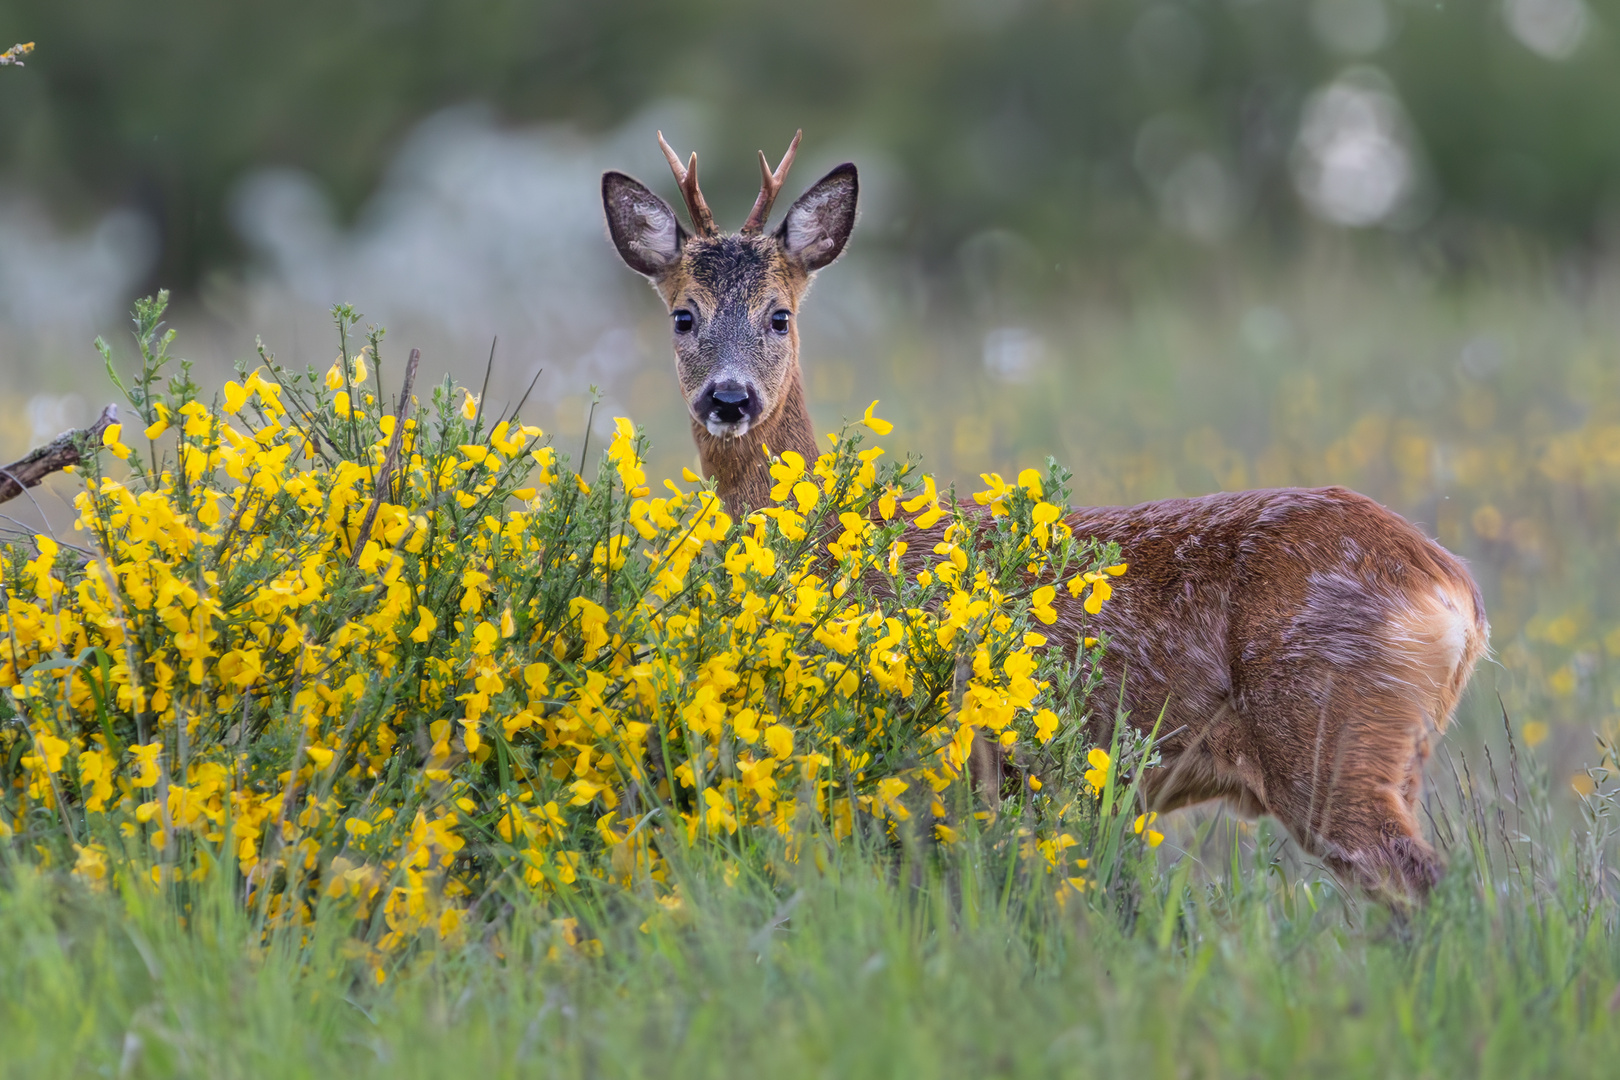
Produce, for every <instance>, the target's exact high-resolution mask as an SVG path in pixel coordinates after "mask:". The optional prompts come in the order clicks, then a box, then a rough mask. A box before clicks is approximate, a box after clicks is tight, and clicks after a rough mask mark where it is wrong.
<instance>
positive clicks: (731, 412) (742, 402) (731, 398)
mask: <svg viewBox="0 0 1620 1080" xmlns="http://www.w3.org/2000/svg"><path fill="white" fill-rule="evenodd" d="M753 397H754V395H753V394H752V393H750V392H749V390H748V388H747V387H746V386H744V385H743V384H742V383H739V382H729V381H728V382H722V383H716V384H715V385H714V389H712V390H710V391H709V403H710V405H709V412H710V415H712V416H713V417H714V419H716V420H718V421H719V422H720V423H722V424H735V423H739V422H741V421H742V420H743V419H744V418H745V417H748V416H749V415H750V414H751V413H752V412H753V411H754V410H753V408H752V405H753Z"/></svg>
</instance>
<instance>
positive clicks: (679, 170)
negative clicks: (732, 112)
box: [658, 131, 719, 236]
mask: <svg viewBox="0 0 1620 1080" xmlns="http://www.w3.org/2000/svg"><path fill="white" fill-rule="evenodd" d="M658 145H659V147H661V148H662V149H663V151H664V157H666V158H668V159H669V170H670V172H672V173H674V174H675V182H676V183H677V184H679V185H680V188H681V197H682V198H684V199H685V200H686V212H687V213H688V214H690V215H691V216H692V228H693V229H694V230H695V231H696V232H697V235H699V236H714V235H715V234H716V233H717V232H718V231H719V230H717V229H716V228H715V227H714V215H713V214H711V213H710V212H709V204H708V203H706V202H704V201H703V192H701V191H699V190H698V177H697V151H696V150H694V151H692V160H691V161H689V162H687V163H686V165H684V166H683V165H682V164H681V159H680V156H679V155H678V154H676V153H675V151H674V150H673V149H672V148H671V147H670V145H669V143H667V142H665V141H664V133H663V132H662V131H660V132H659V133H658Z"/></svg>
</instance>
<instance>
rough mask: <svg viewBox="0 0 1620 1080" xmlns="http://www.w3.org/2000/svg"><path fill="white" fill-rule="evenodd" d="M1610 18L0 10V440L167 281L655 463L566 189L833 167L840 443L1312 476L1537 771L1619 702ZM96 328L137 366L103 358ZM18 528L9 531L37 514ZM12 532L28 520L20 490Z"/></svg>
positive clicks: (1118, 486)
mask: <svg viewBox="0 0 1620 1080" xmlns="http://www.w3.org/2000/svg"><path fill="white" fill-rule="evenodd" d="M1617 33H1620V2H1617V0H1468V2H1457V0H1442V2H1432V0H1431V2H1422V3H1419V2H1415V0H1045V2H1042V0H1022V2H1016V0H1014V2H1005V0H1004V2H990V0H942V2H937V3H923V2H913V0H897V2H888V3H882V4H873V3H852V2H848V0H830V2H825V3H820V4H815V5H805V4H787V3H741V2H736V0H693V2H683V3H647V2H628V3H595V4H586V3H528V4H520V3H513V2H509V0H508V2H502V0H463V2H461V3H457V4H453V5H452V4H448V3H437V2H429V0H388V2H384V0H374V2H334V0H326V2H323V3H319V4H316V3H310V2H308V0H288V2H284V3H281V4H277V5H229V4H203V3H199V2H190V0H167V2H152V3H145V4H119V3H111V2H105V0H103V2H89V0H53V2H50V3H46V2H42V0H28V2H23V0H0V44H9V43H10V42H11V41H30V40H32V41H36V42H37V43H38V50H37V51H36V52H35V53H34V54H33V55H31V56H30V57H28V58H27V66H26V67H23V68H14V67H8V68H5V69H3V70H0V147H3V149H0V372H4V374H5V376H6V378H5V381H4V385H3V386H0V417H4V418H5V419H4V423H3V424H0V449H3V450H5V451H7V452H14V451H15V452H20V451H21V450H22V449H24V448H25V447H26V446H27V445H29V444H31V443H32V442H37V441H39V440H40V439H41V438H45V437H49V435H51V434H54V433H55V431H57V430H60V429H61V428H62V427H65V426H68V425H69V424H72V423H77V422H81V421H83V420H84V419H86V418H88V416H90V415H93V413H94V411H95V408H96V407H98V406H99V404H100V403H101V402H102V401H103V400H104V399H107V398H108V394H107V391H106V388H105V386H104V384H103V382H102V381H101V377H100V376H99V375H98V373H97V371H98V367H97V363H96V360H95V357H94V354H93V352H92V350H91V349H90V348H89V343H90V341H91V339H92V338H93V337H94V336H95V334H97V333H104V334H107V335H108V336H109V339H110V340H113V341H114V343H115V346H117V347H119V348H123V342H124V341H125V340H127V338H119V337H114V334H115V333H117V332H118V331H119V329H120V327H121V326H122V325H123V314H122V313H123V312H124V311H126V310H127V308H128V304H129V301H130V300H131V299H132V298H133V297H135V296H137V295H142V294H145V293H148V292H151V291H153V290H155V289H156V288H158V287H160V286H162V287H168V288H172V289H173V290H175V293H176V298H177V308H176V315H175V322H176V325H177V326H178V327H179V328H180V329H181V331H182V337H181V341H180V347H179V350H178V351H179V352H180V353H182V354H184V355H190V356H193V357H195V358H196V360H197V362H198V364H199V367H200V368H201V370H202V372H203V374H204V376H205V378H210V379H214V380H216V382H217V380H219V379H222V378H223V377H224V376H225V372H226V371H228V369H229V368H230V366H231V365H232V364H234V363H235V362H237V361H239V360H248V361H251V360H252V358H253V347H254V340H255V336H256V335H262V337H263V339H264V343H265V345H266V346H267V347H268V348H269V349H271V350H272V351H274V352H275V353H276V354H277V356H278V357H279V358H280V359H281V360H282V361H284V362H290V363H294V364H297V365H300V366H302V365H304V364H306V363H308V364H315V365H317V366H320V367H323V368H324V367H325V366H326V365H327V364H329V363H330V361H331V357H332V354H333V352H334V349H335V344H334V339H333V337H332V334H331V332H330V329H329V326H328V323H327V319H326V315H325V311H326V309H327V308H328V307H329V306H330V305H331V304H332V303H335V302H350V303H354V304H355V305H357V306H358V307H359V308H360V309H361V310H362V311H364V312H366V314H367V316H368V317H369V318H370V319H372V320H375V321H377V322H379V323H383V324H385V325H387V326H388V328H389V335H388V338H387V345H386V347H385V350H384V369H385V374H386V373H387V372H388V371H393V372H396V373H397V371H398V370H399V361H400V359H401V358H402V357H403V355H404V353H405V351H406V349H407V348H409V347H410V346H413V345H417V346H421V347H422V348H423V349H424V352H425V355H426V358H427V368H428V370H429V371H430V372H432V373H434V374H438V373H442V372H450V373H451V374H453V375H454V376H455V377H456V378H459V379H461V380H463V381H469V382H472V383H473V384H474V385H475V386H476V385H477V383H478V381H479V380H480V379H481V378H482V376H483V372H484V368H485V363H486V359H487V358H488V356H489V355H490V351H491V345H492V342H494V341H495V339H497V338H498V339H499V342H498V345H496V346H495V350H494V355H495V360H494V365H493V377H492V380H491V389H490V393H491V395H492V396H494V397H496V398H497V399H509V398H511V397H513V396H515V395H517V394H519V393H521V391H522V388H523V386H525V385H527V383H528V381H529V379H530V378H531V377H532V376H533V374H534V372H535V371H536V370H537V369H541V370H543V376H542V379H541V383H540V387H539V389H538V390H537V392H536V395H537V396H536V399H535V400H536V402H537V404H536V405H534V406H531V409H530V412H531V413H537V415H536V416H534V419H536V420H538V421H539V422H541V423H542V424H544V425H545V426H546V427H547V429H548V430H549V431H552V432H553V433H554V434H555V435H556V436H557V438H558V441H559V443H560V444H561V445H564V446H570V447H577V446H578V443H579V440H580V439H582V438H583V436H584V434H585V427H586V423H587V415H588V401H589V388H590V387H591V386H592V385H593V384H594V385H596V386H598V387H600V389H601V393H602V395H603V398H604V400H603V401H602V403H601V405H600V406H599V408H598V412H597V416H598V420H599V421H603V420H608V419H609V418H611V416H612V415H614V414H616V413H618V414H628V415H631V416H633V417H635V418H636V419H637V420H638V421H639V422H642V423H644V424H646V425H647V427H648V430H649V432H650V433H651V434H652V436H653V438H654V441H655V445H656V454H655V459H654V464H655V466H656V467H657V468H659V469H660V470H663V471H666V472H669V473H672V472H673V471H674V470H676V469H678V468H679V467H680V466H681V465H682V464H685V463H687V462H688V461H690V460H691V456H692V454H691V447H690V443H689V441H688V436H687V431H686V422H685V418H684V412H683V410H682V407H681V405H680V402H679V399H678V397H677V394H676V388H675V382H674V378H673V370H672V365H671V363H670V359H669V353H668V344H667V339H666V335H667V328H666V326H665V324H664V318H665V317H664V314H663V312H662V310H661V308H660V307H659V305H658V304H657V303H656V301H655V299H654V298H653V297H652V295H651V294H650V293H649V292H648V291H647V290H646V288H645V286H644V285H642V284H641V283H640V282H639V281H637V280H636V279H635V278H634V276H633V275H632V274H630V273H629V271H627V270H625V269H624V268H623V267H622V266H621V265H620V264H619V263H618V262H617V260H616V258H615V257H614V255H613V254H612V252H611V250H610V249H609V247H608V245H607V242H606V239H605V235H604V230H603V228H602V224H601V213H600V207H599V205H598V203H597V198H598V196H597V190H598V189H597V178H598V175H599V173H600V171H601V170H602V169H604V168H610V167H611V168H620V169H625V170H627V171H630V172H632V173H634V174H637V175H639V176H641V177H642V178H643V179H644V180H646V181H648V182H650V183H652V184H653V185H654V186H656V187H658V189H659V190H661V191H663V192H665V193H666V195H667V196H668V197H670V198H672V199H673V198H674V190H673V184H672V182H671V181H670V179H669V177H668V172H667V169H666V167H665V165H664V163H663V161H662V158H661V157H660V155H659V153H658V151H657V147H656V144H655V143H654V140H653V132H654V130H655V129H659V128H661V129H662V130H663V131H664V132H665V133H666V134H667V135H668V136H669V137H670V139H671V141H672V142H673V143H674V144H675V145H676V146H677V147H678V148H679V149H680V150H681V151H682V152H686V151H688V150H693V149H695V150H697V151H699V154H700V157H701V159H702V162H703V172H702V175H703V183H704V188H705V191H706V192H707V193H708V194H709V198H710V202H711V203H712V204H713V205H714V206H715V207H716V210H717V212H718V214H719V216H720V218H721V220H722V222H723V223H728V224H730V225H731V226H733V227H734V226H735V225H736V224H737V223H738V222H740V220H741V218H742V216H743V214H744V212H745V210H746V208H747V206H748V205H749V203H750V202H751V200H752V198H753V194H754V191H755V189H756V185H757V174H756V171H755V167H754V165H753V154H754V151H755V150H757V149H764V150H765V151H766V152H767V153H768V154H769V155H771V156H772V158H773V159H774V158H775V157H776V155H778V154H780V153H781V151H782V149H783V148H784V147H785V145H786V143H787V141H788V139H789V138H790V137H791V135H792V132H793V130H794V129H795V128H798V127H803V128H804V129H805V132H806V136H805V144H804V148H803V151H802V152H801V155H800V161H799V164H798V165H797V167H796V169H795V173H794V176H793V177H792V179H791V180H790V181H789V187H790V188H791V189H793V190H795V191H796V190H798V189H800V188H802V187H803V186H804V185H807V184H808V183H809V182H810V181H811V180H813V179H814V178H815V177H816V176H817V175H818V174H819V172H820V171H823V170H825V169H826V168H828V167H830V166H831V165H833V164H835V163H837V162H839V161H842V160H855V161H856V162H857V163H858V164H859V165H860V167H861V170H862V174H861V175H862V196H863V215H862V220H861V222H860V225H859V226H858V229H857V233H856V238H855V241H854V242H853V243H852V245H851V248H850V252H849V254H848V255H847V256H846V257H845V259H844V260H842V261H841V262H840V264H839V265H837V266H836V267H834V268H832V269H831V270H829V271H827V272H826V274H824V275H823V280H822V281H821V282H820V283H819V284H818V285H817V289H816V294H815V296H814V298H813V299H812V300H811V302H810V306H809V308H808V309H807V311H806V317H805V319H804V327H805V346H804V349H805V351H804V364H805V369H806V377H807V383H808V386H809V390H810V393H811V396H812V399H813V409H814V411H815V413H816V416H817V419H818V421H821V422H823V423H825V424H826V425H827V427H828V428H832V427H834V426H836V424H837V423H838V421H839V418H840V417H841V416H852V415H858V414H859V413H860V412H861V410H862V409H863V408H864V407H865V405H866V403H867V402H868V401H870V400H872V399H873V398H881V399H883V402H884V404H883V406H882V407H881V408H880V412H881V413H883V414H885V415H888V416H890V417H891V418H893V419H894V420H896V421H897V422H898V424H899V427H898V429H897V431H896V432H895V434H894V436H892V437H891V438H890V439H889V440H888V442H889V444H890V446H891V448H892V449H893V450H894V451H896V452H902V453H903V452H907V451H915V452H918V453H921V454H922V455H923V456H924V458H925V461H926V462H927V464H928V465H929V466H930V467H931V468H933V469H934V470H936V471H937V472H938V473H939V474H940V475H941V476H942V477H945V478H948V479H954V480H957V481H960V482H961V483H963V484H968V483H970V482H971V483H976V482H977V474H978V473H979V472H981V471H983V470H986V469H992V468H993V469H998V470H1000V471H1002V472H1003V473H1006V472H1008V471H1009V470H1012V469H1015V468H1017V467H1018V466H1020V465H1026V464H1030V463H1034V462H1037V461H1039V460H1040V459H1041V458H1043V457H1044V456H1045V455H1047V454H1053V455H1055V456H1057V457H1058V458H1059V459H1060V460H1061V461H1063V462H1064V463H1066V464H1068V465H1070V466H1071V467H1072V468H1074V470H1075V472H1076V474H1077V476H1076V482H1075V491H1074V497H1075V499H1076V500H1077V501H1086V502H1105V501H1107V502H1115V501H1131V500H1136V499H1143V498H1152V497H1161V496H1166V495H1173V494H1196V493H1201V492H1208V491H1213V490H1218V489H1223V488H1227V489H1229V488H1238V487H1245V486H1254V485H1269V484H1323V483H1343V484H1348V485H1351V486H1355V487H1357V488H1359V489H1361V490H1364V491H1366V492H1368V493H1369V494H1372V495H1373V496H1375V497H1377V498H1379V499H1381V500H1383V501H1385V502H1387V503H1389V504H1390V505H1392V506H1394V507H1396V508H1398V509H1400V510H1401V511H1402V512H1404V513H1407V514H1409V515H1410V516H1412V517H1413V519H1414V520H1417V521H1419V522H1420V523H1422V525H1423V526H1424V527H1425V528H1426V529H1428V530H1429V531H1430V532H1431V533H1433V534H1435V535H1437V536H1438V537H1439V538H1440V539H1441V540H1442V541H1444V542H1445V543H1446V544H1448V545H1449V546H1451V547H1453V548H1454V549H1455V550H1457V551H1459V552H1460V553H1462V554H1463V555H1465V556H1466V557H1468V558H1469V559H1470V560H1471V562H1472V563H1473V565H1474V567H1475V569H1476V572H1477V574H1478V575H1479V577H1480V579H1481V581H1482V583H1483V585H1484V587H1485V589H1486V593H1487V599H1488V602H1489V606H1490V610H1491V617H1492V622H1493V626H1494V631H1495V633H1494V642H1495V647H1496V656H1495V659H1494V660H1493V661H1492V663H1491V664H1490V665H1488V666H1487V667H1486V668H1485V669H1483V670H1482V673H1481V675H1480V677H1479V679H1478V680H1477V681H1476V686H1477V687H1478V690H1477V691H1476V692H1475V693H1474V694H1473V695H1472V698H1471V702H1470V704H1469V706H1468V710H1467V712H1468V715H1467V717H1466V730H1465V733H1464V735H1463V736H1462V737H1463V738H1467V739H1478V738H1480V737H1482V735H1483V732H1485V731H1486V730H1487V729H1489V728H1490V727H1491V725H1492V724H1499V722H1500V718H1499V716H1498V715H1497V714H1496V712H1495V710H1496V709H1497V702H1496V697H1495V693H1496V692H1497V691H1500V693H1501V695H1502V698H1503V701H1504V702H1505V703H1506V705H1507V707H1508V709H1509V711H1510V712H1512V713H1513V714H1514V715H1515V716H1516V717H1517V718H1518V719H1519V720H1520V721H1521V722H1524V723H1526V724H1527V725H1528V726H1527V730H1526V735H1527V738H1528V741H1530V742H1532V743H1534V744H1536V745H1537V752H1538V753H1543V754H1546V755H1548V759H1549V761H1550V762H1551V763H1552V764H1553V766H1554V768H1556V769H1558V770H1560V771H1561V774H1562V775H1567V776H1569V777H1570V778H1571V779H1572V781H1573V782H1577V783H1578V782H1580V781H1581V780H1583V779H1584V776H1583V774H1581V773H1580V772H1579V766H1580V765H1581V763H1582V762H1583V761H1584V760H1585V758H1586V756H1587V752H1588V747H1589V746H1590V738H1589V733H1590V731H1591V730H1593V729H1594V728H1606V729H1608V730H1609V731H1610V733H1611V734H1613V733H1615V729H1616V728H1617V727H1620V500H1617V495H1620V374H1617V373H1620V347H1617V344H1620V343H1617V339H1616V332H1617V331H1620V325H1617V324H1620V314H1617V312H1620V305H1617V304H1616V300H1617V299H1620V288H1617V286H1620V278H1617V276H1616V274H1615V272H1614V271H1615V261H1614V256H1615V252H1616V241H1617V239H1620V121H1617V120H1616V113H1615V109H1614V102H1616V101H1620V38H1617ZM125 355H126V356H127V350H126V351H125ZM59 487H60V490H59V491H58V490H56V489H53V490H52V492H50V493H47V494H44V495H42V496H41V500H40V503H39V504H38V505H37V506H24V507H18V505H17V504H16V503H14V504H12V505H11V506H10V507H8V508H7V510H8V512H10V513H12V514H13V516H14V517H15V518H16V520H17V521H18V522H20V523H22V524H21V525H19V526H18V527H33V524H35V523H37V520H38V518H39V516H40V515H44V516H46V517H54V518H55V519H56V520H58V521H60V520H62V519H63V518H64V517H65V515H64V513H63V505H62V503H61V497H62V495H63V494H65V493H67V492H68V491H69V490H70V487H69V486H66V485H65V484H64V485H59ZM29 515H33V516H32V517H30V516H29Z"/></svg>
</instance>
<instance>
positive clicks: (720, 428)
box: [703, 420, 748, 439]
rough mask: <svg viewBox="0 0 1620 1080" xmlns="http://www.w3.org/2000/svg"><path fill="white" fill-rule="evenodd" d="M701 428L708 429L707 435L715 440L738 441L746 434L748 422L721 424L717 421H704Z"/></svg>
mask: <svg viewBox="0 0 1620 1080" xmlns="http://www.w3.org/2000/svg"><path fill="white" fill-rule="evenodd" d="M703 426H704V427H706V428H708V429H709V434H710V435H713V436H714V437H715V438H717V439H740V438H742V437H743V436H744V435H746V434H748V421H747V420H739V421H737V422H736V423H734V424H725V423H721V422H720V421H719V420H705V421H704V423H703Z"/></svg>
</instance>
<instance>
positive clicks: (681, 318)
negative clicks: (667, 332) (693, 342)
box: [675, 308, 695, 334]
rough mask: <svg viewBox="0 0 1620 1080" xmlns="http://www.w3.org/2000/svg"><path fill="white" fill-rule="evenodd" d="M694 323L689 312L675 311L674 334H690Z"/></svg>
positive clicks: (684, 310) (683, 309) (683, 310)
mask: <svg viewBox="0 0 1620 1080" xmlns="http://www.w3.org/2000/svg"><path fill="white" fill-rule="evenodd" d="M694 321H695V320H693V318H692V313H691V312H690V311H687V310H686V309H685V308H679V309H677V310H676V312H675V332H676V333H677V334H690V333H691V332H692V324H693V322H694Z"/></svg>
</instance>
